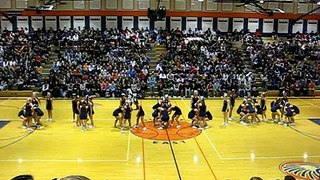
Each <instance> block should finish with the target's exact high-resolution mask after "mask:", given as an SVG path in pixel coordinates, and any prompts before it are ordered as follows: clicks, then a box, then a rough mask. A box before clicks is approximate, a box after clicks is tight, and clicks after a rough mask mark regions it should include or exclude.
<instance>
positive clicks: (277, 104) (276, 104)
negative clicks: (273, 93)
mask: <svg viewBox="0 0 320 180" xmlns="http://www.w3.org/2000/svg"><path fill="white" fill-rule="evenodd" d="M270 105H271V108H270V110H271V117H272V120H273V122H274V123H281V121H280V113H279V112H278V110H279V109H281V107H282V105H281V102H280V98H277V99H276V100H275V101H272V102H271V104H270ZM276 118H277V119H276Z"/></svg>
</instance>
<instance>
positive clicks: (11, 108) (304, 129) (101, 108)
mask: <svg viewBox="0 0 320 180" xmlns="http://www.w3.org/2000/svg"><path fill="white" fill-rule="evenodd" d="M25 101H26V99H13V98H6V99H1V100H0V110H1V113H0V121H1V122H4V121H9V123H8V124H6V125H5V126H3V127H2V128H1V129H0V179H10V178H12V177H14V176H16V175H19V174H31V175H33V176H34V177H35V179H37V180H38V179H53V178H58V177H64V176H67V175H75V174H80V175H84V176H87V177H89V178H90V179H97V180H105V179H110V180H112V179H118V180H120V179H121V180H125V179H137V180H140V179H141V180H149V179H150V180H158V179H159V180H162V179H164V180H177V179H186V180H188V179H190V180H191V179H201V180H226V179H228V180H248V179H250V177H252V176H260V177H262V178H263V179H265V180H275V179H283V177H284V176H285V173H284V172H282V171H281V168H280V167H282V165H283V164H286V163H287V164H290V163H291V164H292V163H293V164H294V163H297V162H298V163H306V164H307V165H310V164H311V165H312V164H316V166H315V169H314V167H313V170H314V171H317V172H320V170H319V169H317V168H319V164H320V126H319V125H318V124H316V123H314V122H312V121H310V120H309V119H310V118H319V119H320V101H319V100H318V99H299V98H295V99H290V102H291V103H292V104H296V105H298V106H299V107H300V110H301V114H300V115H298V116H297V117H296V126H294V127H286V126H283V125H277V124H273V123H271V122H270V123H265V122H264V123H260V124H258V125H250V126H243V125H241V124H239V123H238V122H237V121H238V116H237V115H236V114H235V110H234V117H235V120H234V122H232V123H230V125H229V126H228V127H224V126H222V113H221V106H222V100H207V106H208V109H209V110H210V111H211V112H212V114H213V116H214V119H213V120H212V121H209V122H208V123H209V125H210V128H209V129H206V130H203V131H202V132H201V133H200V134H199V135H198V136H196V137H192V138H190V139H184V138H183V136H182V138H181V139H178V140H174V141H173V140H172V141H170V142H168V141H155V140H152V139H144V138H140V137H138V136H136V135H134V134H132V133H131V132H130V131H126V132H125V133H121V132H120V130H119V129H116V128H113V123H114V118H113V116H112V112H113V110H114V109H115V108H116V107H117V106H118V105H119V100H110V99H101V100H98V99H96V100H94V102H95V115H94V118H95V125H96V127H95V128H94V129H89V130H88V131H86V132H82V131H81V130H80V129H79V128H78V127H76V126H75V124H74V123H72V122H71V121H70V120H71V119H72V118H71V116H72V113H71V100H54V111H53V119H54V121H53V122H44V123H45V128H44V129H42V130H35V131H33V132H31V133H28V132H27V131H26V130H25V129H22V128H21V120H20V119H19V118H18V117H17V113H18V111H19V109H20V107H21V106H22V105H24V103H25ZM171 101H172V104H174V105H177V106H179V107H180V108H181V109H182V110H183V116H182V117H181V119H184V121H186V122H190V120H188V119H187V114H188V112H189V109H190V108H189V102H190V100H188V99H185V100H184V99H178V100H171ZM240 101H241V100H240V99H239V100H237V102H236V107H237V106H238V104H239V103H240ZM141 102H142V105H143V107H144V110H145V112H146V119H147V120H149V119H150V118H151V113H152V109H151V107H152V106H153V105H154V104H155V103H156V102H157V101H156V100H142V101H141ZM270 102H271V99H269V102H268V104H269V103H270ZM42 103H43V104H42V108H43V109H44V110H45V105H44V103H45V101H44V100H42ZM268 106H269V105H268ZM44 112H45V111H44ZM135 114H136V111H134V112H133V118H132V122H133V124H134V123H135ZM268 117H269V118H270V113H269V111H268ZM46 118H47V114H46V112H45V115H44V117H43V120H46ZM172 128H175V127H172ZM159 131H160V130H159ZM173 131H175V130H174V129H173ZM191 131H192V130H191ZM162 132H165V130H162ZM147 133H148V130H146V134H147ZM160 133H161V132H160ZM169 136H171V135H169ZM186 137H187V136H186ZM190 137H191V136H190ZM281 164H282V165H281ZM300 165H301V164H300ZM300 167H301V166H299V167H298V169H299V168H300ZM311 170H312V168H311ZM315 177H316V176H313V177H311V178H309V179H317V177H316V178H315ZM306 179H308V178H306Z"/></svg>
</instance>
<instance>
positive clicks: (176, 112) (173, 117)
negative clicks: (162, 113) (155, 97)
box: [168, 106, 182, 129]
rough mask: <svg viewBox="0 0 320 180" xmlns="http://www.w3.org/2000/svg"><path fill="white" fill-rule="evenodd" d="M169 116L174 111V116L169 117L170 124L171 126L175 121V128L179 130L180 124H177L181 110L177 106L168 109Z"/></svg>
mask: <svg viewBox="0 0 320 180" xmlns="http://www.w3.org/2000/svg"><path fill="white" fill-rule="evenodd" d="M168 111H169V114H170V113H171V112H172V111H174V114H173V115H172V117H171V124H172V125H173V122H174V121H176V122H177V124H178V125H177V128H178V129H179V128H181V126H180V123H179V117H180V116H181V115H182V112H181V109H180V108H179V107H178V106H171V107H170V108H169V110H168Z"/></svg>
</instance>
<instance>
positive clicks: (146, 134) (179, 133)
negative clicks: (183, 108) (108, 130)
mask: <svg viewBox="0 0 320 180" xmlns="http://www.w3.org/2000/svg"><path fill="white" fill-rule="evenodd" d="M145 125H146V128H147V129H146V130H144V131H143V126H142V124H141V123H140V124H139V127H137V128H132V129H131V132H132V133H133V134H134V135H136V136H138V137H141V138H144V139H151V140H158V141H168V135H169V138H170V140H175V141H177V140H185V139H190V138H193V137H196V136H198V135H199V134H201V130H199V129H194V128H192V127H191V124H190V123H187V122H180V126H181V127H180V128H177V124H176V123H174V124H173V125H172V126H171V127H169V128H168V129H167V131H168V135H167V131H166V129H161V130H160V129H158V127H159V126H154V125H153V122H152V121H148V122H145Z"/></svg>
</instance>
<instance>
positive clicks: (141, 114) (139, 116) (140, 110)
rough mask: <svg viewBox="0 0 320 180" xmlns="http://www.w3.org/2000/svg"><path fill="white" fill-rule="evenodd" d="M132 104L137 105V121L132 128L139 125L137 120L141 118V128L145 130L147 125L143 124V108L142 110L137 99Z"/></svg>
mask: <svg viewBox="0 0 320 180" xmlns="http://www.w3.org/2000/svg"><path fill="white" fill-rule="evenodd" d="M134 104H135V105H136V107H137V110H138V113H137V123H136V125H134V126H133V128H138V127H139V120H140V119H141V123H142V125H143V129H142V130H143V131H145V130H147V127H146V125H145V124H144V115H145V114H144V110H143V108H142V106H141V104H139V101H138V100H136V101H134Z"/></svg>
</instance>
